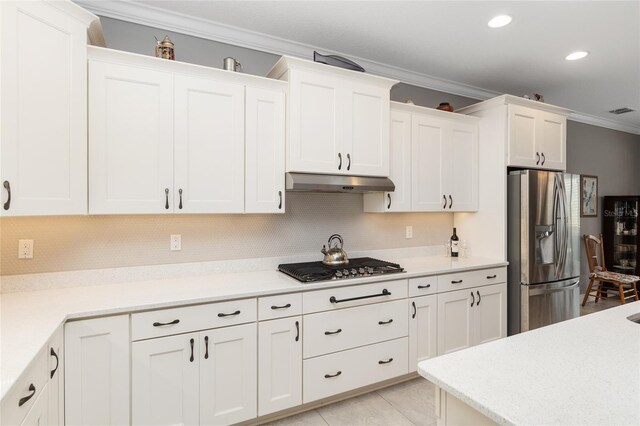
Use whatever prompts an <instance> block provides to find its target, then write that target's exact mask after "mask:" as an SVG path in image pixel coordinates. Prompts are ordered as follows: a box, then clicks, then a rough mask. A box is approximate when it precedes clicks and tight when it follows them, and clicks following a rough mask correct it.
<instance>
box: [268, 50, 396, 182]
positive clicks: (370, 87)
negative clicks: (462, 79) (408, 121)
mask: <svg viewBox="0 0 640 426" xmlns="http://www.w3.org/2000/svg"><path fill="white" fill-rule="evenodd" d="M269 77H273V78H278V79H280V80H286V81H288V82H289V95H290V98H289V99H290V102H289V105H288V107H287V126H288V132H289V137H288V140H287V144H288V145H287V147H288V148H287V162H286V170H287V171H289V172H302V173H326V174H347V175H361V176H388V175H389V90H390V89H391V86H393V85H394V84H396V83H397V81H394V80H389V79H386V78H382V77H376V76H372V75H370V74H364V73H359V72H356V71H349V70H345V69H343V68H337V67H331V66H328V65H324V64H320V63H316V62H312V61H306V60H302V59H297V58H291V57H287V56H283V57H282V58H281V59H280V60H279V61H278V63H276V65H275V66H274V67H273V69H272V70H271V72H270V73H269Z"/></svg>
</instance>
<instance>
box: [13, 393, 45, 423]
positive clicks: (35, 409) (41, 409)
mask: <svg viewBox="0 0 640 426" xmlns="http://www.w3.org/2000/svg"><path fill="white" fill-rule="evenodd" d="M49 424H51V422H50V421H49V386H47V385H45V387H44V388H43V389H42V390H41V391H40V395H39V396H38V398H37V399H36V402H34V403H33V406H32V407H31V410H29V413H27V416H26V417H25V418H24V420H23V421H22V423H20V425H21V426H41V425H42V426H46V425H49Z"/></svg>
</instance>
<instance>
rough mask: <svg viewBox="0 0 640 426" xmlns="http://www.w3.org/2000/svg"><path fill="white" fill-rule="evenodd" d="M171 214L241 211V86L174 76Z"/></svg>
mask: <svg viewBox="0 0 640 426" xmlns="http://www.w3.org/2000/svg"><path fill="white" fill-rule="evenodd" d="M174 117H175V141H174V143H175V184H174V187H173V189H174V191H173V193H172V195H173V200H174V201H173V205H172V207H173V211H174V212H177V213H242V212H243V211H244V87H243V86H241V85H237V84H228V83H220V82H216V81H212V80H210V79H204V78H197V77H187V76H180V75H176V76H175V111H174Z"/></svg>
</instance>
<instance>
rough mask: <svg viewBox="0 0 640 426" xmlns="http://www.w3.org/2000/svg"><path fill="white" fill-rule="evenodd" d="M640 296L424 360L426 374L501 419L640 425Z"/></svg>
mask: <svg viewBox="0 0 640 426" xmlns="http://www.w3.org/2000/svg"><path fill="white" fill-rule="evenodd" d="M639 312H640V302H634V303H629V304H626V305H622V306H619V307H615V308H611V309H608V310H605V311H601V312H598V313H594V314H590V315H587V316H584V317H580V318H575V319H572V320H569V321H564V322H562V323H558V324H554V325H551V326H547V327H543V328H540V329H536V330H533V331H529V332H526V333H522V334H518V335H515V336H511V337H508V338H506V339H501V340H497V341H493V342H490V343H486V344H483V345H480V346H476V347H473V348H469V349H466V350H462V351H459V352H455V353H452V354H449V355H445V356H441V357H438V358H433V359H429V360H426V361H422V362H421V363H419V364H418V372H419V373H420V374H421V375H422V376H424V377H425V378H427V379H428V380H430V381H432V382H434V383H435V384H436V385H438V386H440V387H441V388H442V389H444V390H445V391H446V392H448V393H450V394H451V395H453V396H455V397H456V398H458V399H460V400H461V401H463V402H464V403H466V404H468V405H469V406H471V407H472V408H474V409H476V410H478V411H479V412H481V413H482V414H484V415H485V416H487V417H489V418H490V419H492V420H494V421H496V422H497V423H499V424H507V425H576V424H580V425H586V424H593V425H639V424H640V324H636V323H633V322H631V321H629V320H627V319H626V317H628V316H629V315H632V314H636V313H639Z"/></svg>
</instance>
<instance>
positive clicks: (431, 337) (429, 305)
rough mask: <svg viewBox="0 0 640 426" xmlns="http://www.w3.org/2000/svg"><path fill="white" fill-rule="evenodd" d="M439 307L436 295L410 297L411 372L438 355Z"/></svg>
mask: <svg viewBox="0 0 640 426" xmlns="http://www.w3.org/2000/svg"><path fill="white" fill-rule="evenodd" d="M437 309H438V299H437V296H436V295H433V296H423V297H414V298H413V299H409V372H411V371H417V365H418V363H419V362H420V361H423V360H425V359H429V358H433V357H435V356H436V355H437V344H438V341H437V338H436V336H437V332H438V327H437V320H438V315H437V312H438V311H437Z"/></svg>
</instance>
